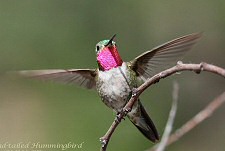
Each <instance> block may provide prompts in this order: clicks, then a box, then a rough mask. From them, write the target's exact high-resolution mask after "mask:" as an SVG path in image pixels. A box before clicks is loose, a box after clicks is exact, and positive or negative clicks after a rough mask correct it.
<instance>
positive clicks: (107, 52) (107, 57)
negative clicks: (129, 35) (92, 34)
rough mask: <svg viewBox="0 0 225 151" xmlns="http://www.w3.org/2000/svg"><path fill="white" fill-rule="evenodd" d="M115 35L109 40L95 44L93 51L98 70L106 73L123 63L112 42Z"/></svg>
mask: <svg viewBox="0 0 225 151" xmlns="http://www.w3.org/2000/svg"><path fill="white" fill-rule="evenodd" d="M115 36H116V35H114V36H113V37H112V38H111V39H110V40H102V41H100V42H99V43H97V45H96V48H95V51H96V55H97V62H98V66H99V69H100V70H103V71H106V70H110V69H112V68H116V67H118V66H121V65H122V63H123V61H122V59H121V57H120V55H119V52H118V50H117V47H116V43H115V42H114V41H113V39H114V38H115Z"/></svg>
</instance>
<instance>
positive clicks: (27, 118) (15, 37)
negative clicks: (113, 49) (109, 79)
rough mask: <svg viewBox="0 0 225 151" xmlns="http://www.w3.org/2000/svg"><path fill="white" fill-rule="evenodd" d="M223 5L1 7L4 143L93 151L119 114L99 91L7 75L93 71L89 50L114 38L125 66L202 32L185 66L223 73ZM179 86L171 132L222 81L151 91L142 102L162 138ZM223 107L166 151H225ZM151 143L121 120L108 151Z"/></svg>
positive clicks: (25, 2)
mask: <svg viewBox="0 0 225 151" xmlns="http://www.w3.org/2000/svg"><path fill="white" fill-rule="evenodd" d="M224 8H225V1H224V0H216V1H210V0H199V1H194V0H189V1H178V0H174V1H156V0H155V1H147V0H143V1H134V0H133V1H132V0H129V1H120V0H115V1H100V0H95V1H94V0H89V1H75V0H63V1H62V0H20V1H16V0H1V1H0V52H1V53H0V71H1V74H0V101H1V102H0V104H1V105H0V121H1V124H0V138H1V140H0V143H4V142H10V143H19V142H41V143H68V142H74V143H81V142H84V144H83V146H82V149H81V150H85V151H94V150H99V148H100V143H99V137H101V136H103V134H104V133H105V132H106V131H107V129H108V128H109V126H110V125H111V123H112V121H113V120H114V116H115V114H114V113H113V112H112V111H111V110H110V109H108V108H107V107H106V106H105V105H104V104H103V103H102V102H101V100H100V99H99V97H98V95H97V93H96V92H95V91H88V90H85V89H82V88H79V87H77V86H73V85H61V84H55V83H51V82H49V83H48V82H40V81H36V80H27V79H22V78H19V77H16V76H13V75H6V74H4V73H5V72H6V71H14V70H31V69H52V68H53V69H58V68H59V69H68V68H95V67H96V58H95V52H94V47H95V44H96V43H97V42H98V41H100V40H103V39H108V38H110V37H111V36H112V35H113V34H115V33H116V34H117V37H116V41H117V45H118V47H119V51H120V53H121V56H122V58H123V59H124V60H126V61H129V60H131V59H133V58H134V57H136V56H137V55H139V54H140V53H142V52H144V51H146V50H148V49H151V48H152V47H155V46H157V45H159V44H162V43H164V42H166V41H168V40H171V39H173V38H176V37H179V36H182V35H185V34H189V33H193V32H198V31H203V33H204V34H203V37H202V39H201V40H200V41H199V42H198V44H197V45H196V46H195V47H194V48H193V49H192V51H190V52H189V53H188V54H187V55H186V56H185V58H184V60H183V61H184V62H187V63H189V62H193V63H200V62H201V61H205V62H208V63H212V64H215V65H218V66H221V67H225V44H224V41H225V36H224V35H225V9H224ZM174 80H176V81H178V83H179V85H180V94H179V95H180V97H179V106H178V113H177V117H176V121H175V124H174V129H176V128H178V127H180V126H181V125H182V124H183V123H184V122H186V121H187V120H188V119H190V118H191V117H192V116H194V115H195V114H196V113H197V112H198V111H199V110H201V109H202V108H203V107H204V106H205V105H206V104H207V103H209V102H210V101H211V100H212V99H213V98H214V97H216V96H217V95H219V94H220V93H222V92H223V91H224V89H225V81H224V78H221V77H219V76H217V75H213V74H211V73H205V72H203V73H201V74H200V75H196V74H194V73H191V72H183V73H182V74H179V75H175V76H171V77H169V78H167V79H164V80H162V81H160V83H158V84H156V85H154V86H152V87H151V88H149V89H148V90H147V91H145V92H144V93H143V95H142V96H141V100H142V102H143V104H144V105H145V107H146V109H147V111H148V112H149V113H150V115H151V117H152V119H153V120H154V122H155V124H156V126H157V128H158V131H159V132H160V134H162V132H163V130H164V126H165V123H166V120H167V116H168V112H169V110H170V105H171V95H172V93H171V92H172V83H173V81H174ZM224 115H225V105H223V106H222V107H221V108H219V109H218V110H217V111H216V112H215V114H214V115H213V116H212V117H210V118H209V119H207V120H206V121H204V122H203V123H202V124H201V125H199V126H198V127H196V128H195V129H193V130H192V131H191V132H189V133H188V134H187V135H185V136H184V137H183V138H182V139H180V140H179V141H178V142H176V143H175V144H173V145H171V146H170V147H168V148H167V150H168V151H169V150H170V151H172V150H173V151H179V150H182V151H193V150H202V151H203V150H204V151H211V150H217V151H223V150H224V147H225V146H224V141H225V131H224V129H225V121H224ZM152 145H153V144H152V143H150V142H149V141H148V140H147V139H145V138H144V137H143V136H142V135H141V133H139V131H138V130H137V129H136V128H135V127H134V126H133V125H132V124H131V123H130V122H129V120H125V121H123V122H122V123H121V124H120V125H119V127H118V129H117V130H116V132H115V133H114V134H113V137H112V140H111V142H110V144H109V146H108V150H109V151H114V150H127V151H128V150H129V151H137V150H140V151H142V150H145V149H147V148H149V147H151V146H152Z"/></svg>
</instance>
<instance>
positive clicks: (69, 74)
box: [19, 69, 96, 89]
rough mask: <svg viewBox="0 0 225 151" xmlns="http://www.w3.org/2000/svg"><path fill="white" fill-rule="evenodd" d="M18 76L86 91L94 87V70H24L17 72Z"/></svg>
mask: <svg viewBox="0 0 225 151" xmlns="http://www.w3.org/2000/svg"><path fill="white" fill-rule="evenodd" d="M19 74H20V75H22V76H26V77H31V78H36V79H41V80H50V81H56V82H61V83H65V84H76V85H79V86H83V87H85V88H88V89H93V88H95V85H96V82H95V76H96V70H94V69H69V70H61V69H57V70H54V69H51V70H24V71H19Z"/></svg>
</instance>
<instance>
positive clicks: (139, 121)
mask: <svg viewBox="0 0 225 151" xmlns="http://www.w3.org/2000/svg"><path fill="white" fill-rule="evenodd" d="M136 111H138V112H140V114H136V115H138V116H136V115H135V116H136V117H131V115H128V117H129V119H130V120H131V122H132V123H133V124H134V125H135V126H136V127H137V128H138V129H139V131H140V132H141V133H142V134H143V135H144V136H145V137H146V138H148V139H149V140H150V141H152V142H157V141H158V140H159V134H158V132H157V129H156V127H155V125H154V123H153V122H152V120H151V118H150V117H149V116H148V114H147V112H146V111H145V109H144V107H143V106H142V104H141V103H140V101H139V105H138V107H137V110H136ZM134 114H135V113H134Z"/></svg>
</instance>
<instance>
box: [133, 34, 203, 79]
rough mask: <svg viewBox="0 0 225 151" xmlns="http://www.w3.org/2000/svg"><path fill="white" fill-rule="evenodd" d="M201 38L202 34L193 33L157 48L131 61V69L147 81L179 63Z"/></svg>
mask: <svg viewBox="0 0 225 151" xmlns="http://www.w3.org/2000/svg"><path fill="white" fill-rule="evenodd" d="M200 37H201V33H193V34H190V35H186V36H183V37H180V38H177V39H174V40H171V41H169V42H167V43H164V44H162V45H160V46H158V47H155V48H153V49H152V50H149V51H147V52H145V53H143V54H141V55H140V56H138V57H136V58H135V59H134V60H132V61H130V64H131V68H132V69H133V70H134V71H135V72H136V73H137V75H138V76H139V77H140V78H141V79H143V80H146V79H148V78H150V77H152V76H154V75H155V74H157V73H158V72H160V71H162V70H163V69H166V68H168V67H169V66H170V65H171V64H175V63H176V62H177V61H179V59H181V57H182V56H183V55H184V54H185V53H186V52H187V51H188V50H190V49H191V47H192V46H193V45H194V44H195V43H196V42H197V40H198V39H199V38H200Z"/></svg>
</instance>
